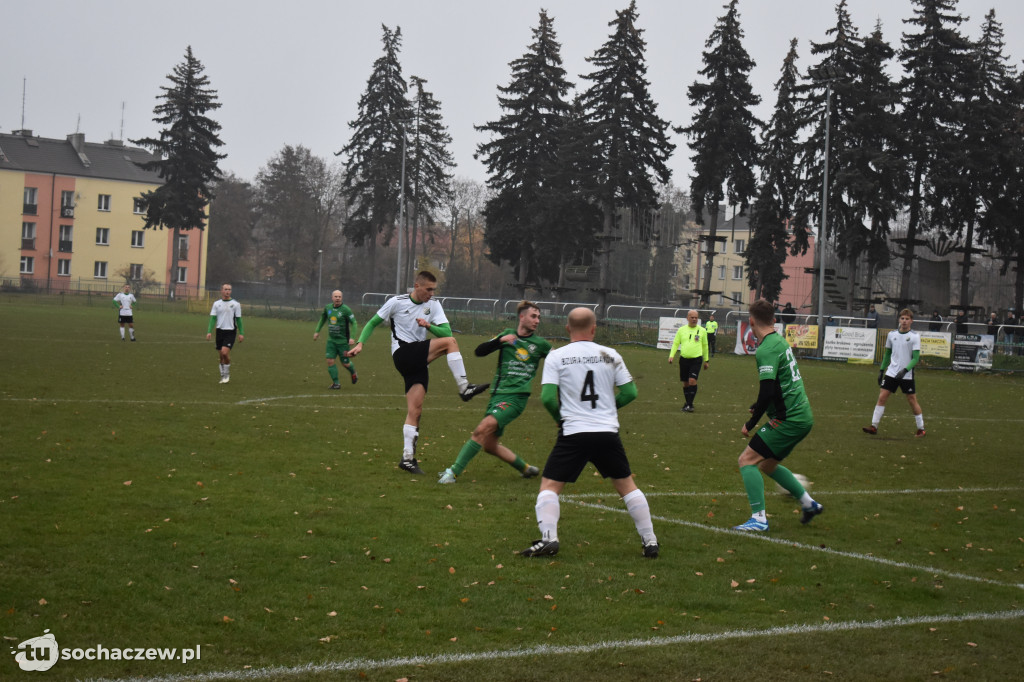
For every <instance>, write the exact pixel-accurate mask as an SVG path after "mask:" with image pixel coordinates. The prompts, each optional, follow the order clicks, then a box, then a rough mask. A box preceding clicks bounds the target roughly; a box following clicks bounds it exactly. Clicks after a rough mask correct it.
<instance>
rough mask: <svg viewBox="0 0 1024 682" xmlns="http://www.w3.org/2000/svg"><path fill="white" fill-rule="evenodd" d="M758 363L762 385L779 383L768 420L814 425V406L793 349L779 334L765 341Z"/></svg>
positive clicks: (769, 409) (758, 349) (757, 355)
mask: <svg viewBox="0 0 1024 682" xmlns="http://www.w3.org/2000/svg"><path fill="white" fill-rule="evenodd" d="M754 357H755V358H756V359H757V378H758V380H759V381H764V380H766V379H772V380H774V381H775V383H776V389H777V390H776V392H775V399H774V400H773V401H772V402H771V403H770V404H769V405H768V408H767V410H765V411H766V412H767V413H768V416H769V417H771V418H772V419H783V420H785V421H790V422H802V423H806V424H813V423H814V415H813V414H811V404H810V402H808V400H807V393H805V392H804V381H803V379H802V378H801V376H800V368H799V367H797V364H796V357H795V356H794V355H793V349H792V348H790V347H789V344H788V343H786V340H785V339H784V338H782V337H781V336H780V335H779V334H777V333H775V332H772V333H770V334H768V335H767V336H765V337H764V339H762V340H761V343H760V344H759V345H758V346H757V352H756V353H755V354H754Z"/></svg>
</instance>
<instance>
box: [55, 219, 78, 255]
mask: <svg viewBox="0 0 1024 682" xmlns="http://www.w3.org/2000/svg"><path fill="white" fill-rule="evenodd" d="M73 232H74V229H73V228H72V227H71V226H70V225H61V226H60V227H59V228H57V250H58V251H60V252H61V253H71V247H72V243H71V235H72V233H73Z"/></svg>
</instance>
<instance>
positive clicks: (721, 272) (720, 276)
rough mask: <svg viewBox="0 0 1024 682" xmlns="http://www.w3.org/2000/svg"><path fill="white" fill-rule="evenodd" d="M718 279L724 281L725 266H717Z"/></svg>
mask: <svg viewBox="0 0 1024 682" xmlns="http://www.w3.org/2000/svg"><path fill="white" fill-rule="evenodd" d="M718 279H725V266H724V265H719V266H718Z"/></svg>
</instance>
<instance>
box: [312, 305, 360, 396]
mask: <svg viewBox="0 0 1024 682" xmlns="http://www.w3.org/2000/svg"><path fill="white" fill-rule="evenodd" d="M341 301H342V294H341V291H340V290H338V289H335V290H334V291H333V292H332V293H331V302H330V303H329V304H328V305H326V306H324V310H323V312H322V313H321V314H320V321H319V322H317V323H316V329H315V330H314V331H313V340H314V341H316V340H317V339H318V338H320V329H321V328H323V326H324V323H327V373H328V374H330V375H331V385H330V386H328V387H327V388H329V389H331V390H334V391H336V390H338V389H340V388H341V384H339V383H338V366H337V365H336V364H334V363H335V358H337V357H338V356H341V364H342V365H343V366H344V367H345V369H346V370H347V371H348V373H349V374H351V375H352V383H353V384H354V383H356V382H357V381H359V375H358V374H356V367H355V365H353V364H352V361H351V360H349V359H348V357H346V355H345V353H346V352H348V349H349V348H350V347H351V345H352V344H354V343H355V337H356V332H358V331H359V328H358V326H357V325H356V316H355V315H353V314H352V309H351V308H349V307H348V306H347V305H345V304H344V303H342V302H341Z"/></svg>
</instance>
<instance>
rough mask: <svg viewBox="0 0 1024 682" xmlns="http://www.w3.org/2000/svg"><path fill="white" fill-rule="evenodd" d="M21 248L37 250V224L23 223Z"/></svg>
mask: <svg viewBox="0 0 1024 682" xmlns="http://www.w3.org/2000/svg"><path fill="white" fill-rule="evenodd" d="M21 248H23V249H34V248H36V224H35V223H22V224H21Z"/></svg>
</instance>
